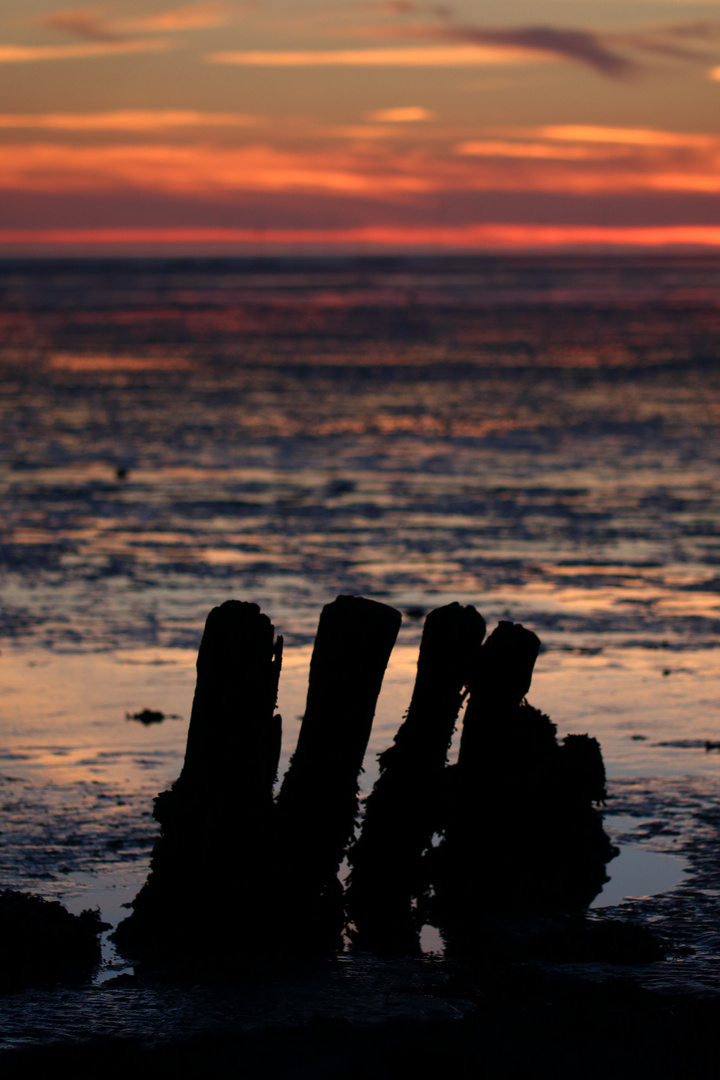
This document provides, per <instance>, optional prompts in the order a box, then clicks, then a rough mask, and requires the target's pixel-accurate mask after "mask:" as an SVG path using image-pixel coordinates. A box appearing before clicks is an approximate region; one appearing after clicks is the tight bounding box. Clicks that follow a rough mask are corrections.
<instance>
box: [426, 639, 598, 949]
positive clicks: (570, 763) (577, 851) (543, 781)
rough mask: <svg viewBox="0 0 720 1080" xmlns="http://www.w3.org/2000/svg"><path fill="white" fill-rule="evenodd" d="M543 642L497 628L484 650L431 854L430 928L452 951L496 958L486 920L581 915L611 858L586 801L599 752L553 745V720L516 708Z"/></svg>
mask: <svg viewBox="0 0 720 1080" xmlns="http://www.w3.org/2000/svg"><path fill="white" fill-rule="evenodd" d="M539 648H540V640H539V638H537V636H536V635H535V634H533V633H532V632H531V631H529V630H526V629H525V628H524V627H522V626H520V625H519V624H512V623H507V622H503V623H500V625H499V626H498V627H497V629H496V630H495V631H494V632H493V633H492V634H491V635H490V637H489V638H488V640H487V641H486V642H485V644H484V645H483V647H482V649H481V650H480V661H479V664H478V667H477V670H476V672H475V674H474V676H473V679H472V685H471V693H470V700H469V702H468V707H467V711H466V714H465V721H464V725H463V735H462V739H461V743H460V753H459V757H458V763H457V765H456V766H455V767H454V769H453V770H451V771H452V774H453V775H452V784H451V799H450V801H449V806H448V814H447V819H446V828H445V839H444V841H443V843H442V844H441V845H440V847H439V849H438V850H437V852H434V853H433V855H434V867H433V875H434V883H435V897H434V900H433V907H434V916H435V918H434V921H435V923H436V925H438V926H439V927H440V928H441V930H442V933H443V936H444V938H445V941H446V944H447V945H448V947H449V948H450V949H451V950H452V951H455V952H461V953H464V954H467V953H477V952H480V953H487V952H488V951H490V952H491V951H492V949H493V947H494V945H493V937H495V938H496V939H497V940H500V937H498V936H497V935H498V923H497V921H496V922H495V923H494V924H493V925H494V927H495V930H494V931H493V932H489V931H488V925H487V923H486V921H485V920H486V919H487V918H488V917H490V918H491V919H495V920H497V919H501V920H507V919H512V918H513V917H514V916H522V915H528V914H541V913H557V912H561V911H567V910H573V909H578V908H581V907H582V906H584V905H586V904H588V903H589V902H590V900H592V898H593V896H594V895H596V893H597V892H598V891H599V890H600V888H601V886H602V883H603V881H604V880H606V879H605V863H606V862H607V861H608V860H609V859H611V858H613V855H614V854H615V853H616V852H615V849H614V848H613V847H612V845H611V844H610V842H609V840H608V838H607V836H606V835H605V833H604V832H603V829H602V822H601V819H600V817H599V815H598V813H597V811H596V810H595V809H594V807H593V805H592V803H593V801H595V800H597V799H600V798H602V797H603V795H604V769H603V766H602V758H601V756H600V752H599V747H598V745H597V743H596V742H595V740H594V739H588V737H587V736H568V738H567V739H566V740H565V742H564V743H563V744H560V743H558V741H557V739H556V737H555V735H556V728H555V725H554V724H553V723H552V722H551V720H550V719H549V717H547V716H545V715H544V714H543V713H541V712H540V711H539V710H538V709H535V708H533V706H531V705H528V704H527V702H526V701H525V700H524V698H525V695H526V694H527V692H528V690H529V688H530V680H531V678H532V671H533V666H534V663H535V659H536V657H537V655H538V651H539Z"/></svg>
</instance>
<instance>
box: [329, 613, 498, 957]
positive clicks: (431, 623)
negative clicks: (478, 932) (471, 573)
mask: <svg viewBox="0 0 720 1080" xmlns="http://www.w3.org/2000/svg"><path fill="white" fill-rule="evenodd" d="M484 634H485V621H484V619H483V618H482V616H481V615H480V614H478V612H477V611H476V610H475V608H474V607H461V606H460V604H457V603H454V604H448V605H447V606H446V607H442V608H437V609H436V610H435V611H431V612H430V614H429V615H428V616H427V619H426V620H425V626H424V628H423V636H422V642H421V644H420V655H419V657H418V666H417V677H416V679H415V687H414V690H413V694H412V699H411V701H410V707H409V709H408V712H407V717H406V719H405V722H404V723H403V725H402V726H401V728H400V730H399V731H398V733H397V735H396V736H395V740H394V743H393V745H392V746H391V747H390V748H389V749H388V750H386V751H385V752H384V753H383V754H381V756H380V759H379V761H380V775H379V777H378V779H377V781H376V783H375V786H374V788H373V790H372V793H371V794H370V796H369V797H368V799H367V802H366V805H365V815H364V818H363V825H362V832H361V834H360V837H359V839H358V840H357V842H356V843H355V844H354V846H353V847H352V848H351V850H350V854H349V861H350V865H351V868H352V869H351V874H350V880H349V887H348V891H347V914H348V920H349V924H350V928H351V929H350V934H351V938H352V940H353V941H354V942H355V943H356V944H358V945H360V946H362V947H364V948H367V949H371V950H373V951H375V952H381V953H385V954H392V953H396V954H408V953H417V952H419V948H420V946H419V940H418V930H419V927H418V926H417V923H416V920H415V918H414V916H413V910H412V901H413V898H415V897H417V896H418V895H419V893H420V892H421V891H422V888H423V883H422V853H423V851H424V850H425V848H427V847H428V846H429V844H430V841H431V837H432V834H433V832H434V831H435V828H436V827H437V822H438V797H439V796H440V793H441V788H442V780H443V773H444V770H445V765H446V763H447V752H448V749H449V747H450V742H451V739H452V734H453V731H454V729H455V724H456V722H457V717H458V713H459V711H460V706H461V704H462V697H463V692H464V690H465V688H466V687H467V686H468V684H469V680H470V675H471V673H472V671H473V669H474V668H475V666H476V665H477V653H478V651H479V649H480V646H481V644H482V640H483V637H484Z"/></svg>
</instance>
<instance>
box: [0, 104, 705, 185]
mask: <svg viewBox="0 0 720 1080" xmlns="http://www.w3.org/2000/svg"><path fill="white" fill-rule="evenodd" d="M209 115H211V116H212V115H213V114H209ZM195 119H197V122H198V125H199V126H200V125H202V123H203V122H204V114H201V113H200V114H194V113H191V114H189V116H188V115H187V114H185V113H182V112H181V113H172V112H170V113H169V114H165V113H163V112H162V111H160V113H158V114H154V113H150V114H149V115H145V114H143V113H140V114H139V116H137V115H135V114H133V113H132V112H130V113H128V114H126V113H120V114H119V115H117V114H97V115H96V116H91V117H90V119H89V121H88V122H87V123H88V127H94V126H97V128H98V130H99V129H100V127H101V126H106V127H107V128H108V129H112V128H113V126H114V127H115V130H137V131H142V130H153V129H157V130H161V129H162V128H163V127H164V128H166V129H169V128H172V127H173V126H177V127H181V126H183V125H184V124H185V123H186V122H189V121H190V120H195ZM228 120H232V122H234V117H233V114H230V115H229V117H228V116H227V115H226V114H218V119H217V126H218V127H219V126H222V125H225V123H226V121H228ZM2 122H3V118H2V117H0V125H2ZM40 122H45V121H44V120H43V119H42V118H41V120H40V121H39V123H38V126H39V124H40ZM84 123H85V120H84V119H83V118H80V119H79V120H77V119H76V118H75V117H74V116H72V115H71V117H70V119H69V120H68V119H66V118H64V117H63V116H62V114H60V115H59V116H57V117H55V116H54V114H50V119H49V122H48V127H51V126H52V125H57V127H62V126H63V125H64V124H67V126H68V128H72V127H73V126H74V125H76V126H75V130H83V124H84ZM133 125H135V126H133ZM8 126H15V122H14V121H13V119H12V118H11V119H10V120H9V121H8ZM208 126H211V125H208ZM531 130H533V131H534V132H537V131H542V130H543V129H540V128H538V129H531ZM549 130H550V131H551V133H552V132H554V131H555V129H549ZM561 130H566V129H561ZM621 130H624V129H621ZM378 132H381V133H382V135H383V138H382V139H377V138H374V139H370V138H369V137H368V136H369V135H373V134H375V135H376V134H377V133H378ZM342 133H343V134H344V135H345V136H346V137H349V138H351V139H353V140H355V141H354V142H353V143H347V144H345V145H343V144H340V145H337V144H335V143H332V144H329V143H328V140H327V138H326V139H325V140H324V141H325V145H324V146H319V147H318V145H317V142H318V141H319V136H316V139H315V143H316V144H315V145H314V146H311V147H309V148H307V149H298V148H279V147H273V146H269V145H264V144H250V145H244V146H226V145H212V144H209V143H208V144H203V145H193V144H181V145H176V144H170V143H165V144H162V143H161V144H157V143H155V144H150V145H147V144H142V143H125V144H124V145H104V146H87V145H82V146H78V145H62V144H55V143H49V142H48V143H30V144H11V145H5V146H0V188H2V189H5V190H16V191H26V192H31V191H36V192H37V191H46V192H53V191H54V192H73V191H75V192H79V191H97V192H99V191H106V192H107V191H113V190H124V189H133V190H144V191H147V192H168V193H176V194H184V195H191V196H195V195H198V196H203V195H207V194H210V193H213V192H243V191H255V192H279V191H301V192H316V193H328V194H333V193H334V194H350V193H352V194H356V195H359V196H362V197H364V198H373V199H390V200H394V199H400V198H407V197H411V196H416V195H417V196H423V195H429V194H431V193H433V192H442V191H466V192H471V191H491V190H494V191H515V192H519V191H528V192H530V191H536V192H540V191H542V192H572V193H576V194H585V195H587V194H613V193H631V192H641V191H663V192H696V193H703V192H705V193H716V192H720V172H718V169H717V157H718V151H720V138H718V137H713V136H698V137H697V139H698V140H699V144H698V145H696V143H695V142H692V143H691V144H690V145H685V144H684V143H683V142H682V141H681V140H682V136H679V137H678V139H677V140H674V136H673V133H671V132H670V133H656V134H657V136H658V137H657V139H656V140H655V143H650V144H647V141H646V142H638V143H637V144H634V143H629V144H625V143H623V142H621V141H619V142H617V143H611V142H609V141H607V142H602V141H601V140H595V141H593V140H592V139H591V140H590V141H588V142H587V143H582V142H570V141H566V140H563V139H556V138H550V139H547V140H543V139H540V138H537V137H536V138H533V139H531V140H527V139H525V140H522V139H504V140H503V139H492V138H485V139H477V140H471V141H468V142H465V143H460V144H459V146H458V147H457V148H456V153H455V155H453V154H448V153H447V151H446V149H445V147H444V146H443V145H440V144H437V145H436V144H432V145H431V146H429V147H428V146H422V145H411V146H409V147H408V148H404V147H403V146H402V145H401V144H398V143H397V142H394V141H393V140H392V138H391V136H392V131H391V129H390V126H389V125H388V126H387V127H384V128H377V127H376V128H373V127H368V128H364V127H356V128H350V129H343V132H342ZM326 134H327V133H326ZM337 135H338V132H336V131H331V132H330V136H331V137H333V138H335V137H337ZM663 135H665V136H666V138H664V140H663V138H661V136H663ZM688 138H690V137H688ZM692 138H693V139H694V138H695V137H692ZM358 140H359V141H358ZM678 142H679V145H677V143H678Z"/></svg>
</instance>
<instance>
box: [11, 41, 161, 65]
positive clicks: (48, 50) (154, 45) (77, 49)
mask: <svg viewBox="0 0 720 1080" xmlns="http://www.w3.org/2000/svg"><path fill="white" fill-rule="evenodd" d="M169 47H170V46H169V44H168V42H166V41H162V40H152V39H150V40H147V41H145V40H143V41H92V42H83V43H81V44H78V45H0V64H27V63H33V62H35V61H38V60H79V59H84V58H86V57H91V56H118V55H122V54H126V53H147V52H163V51H164V50H165V49H168V48H169Z"/></svg>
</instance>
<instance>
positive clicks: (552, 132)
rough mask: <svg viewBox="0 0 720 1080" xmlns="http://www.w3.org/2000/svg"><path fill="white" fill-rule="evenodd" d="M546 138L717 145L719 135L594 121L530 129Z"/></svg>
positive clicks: (643, 143)
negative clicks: (620, 126) (599, 123)
mask: <svg viewBox="0 0 720 1080" xmlns="http://www.w3.org/2000/svg"><path fill="white" fill-rule="evenodd" d="M526 130H529V131H530V132H532V133H533V134H536V135H538V136H540V137H541V138H544V139H555V140H560V141H563V142H565V141H567V142H600V143H616V144H619V145H625V146H692V147H695V146H697V147H705V146H714V145H717V146H719V147H720V139H718V137H717V136H716V135H692V134H686V133H685V132H679V131H658V130H657V129H655V128H616V127H601V126H599V125H593V124H555V125H547V126H544V127H536V128H529V129H526Z"/></svg>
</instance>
